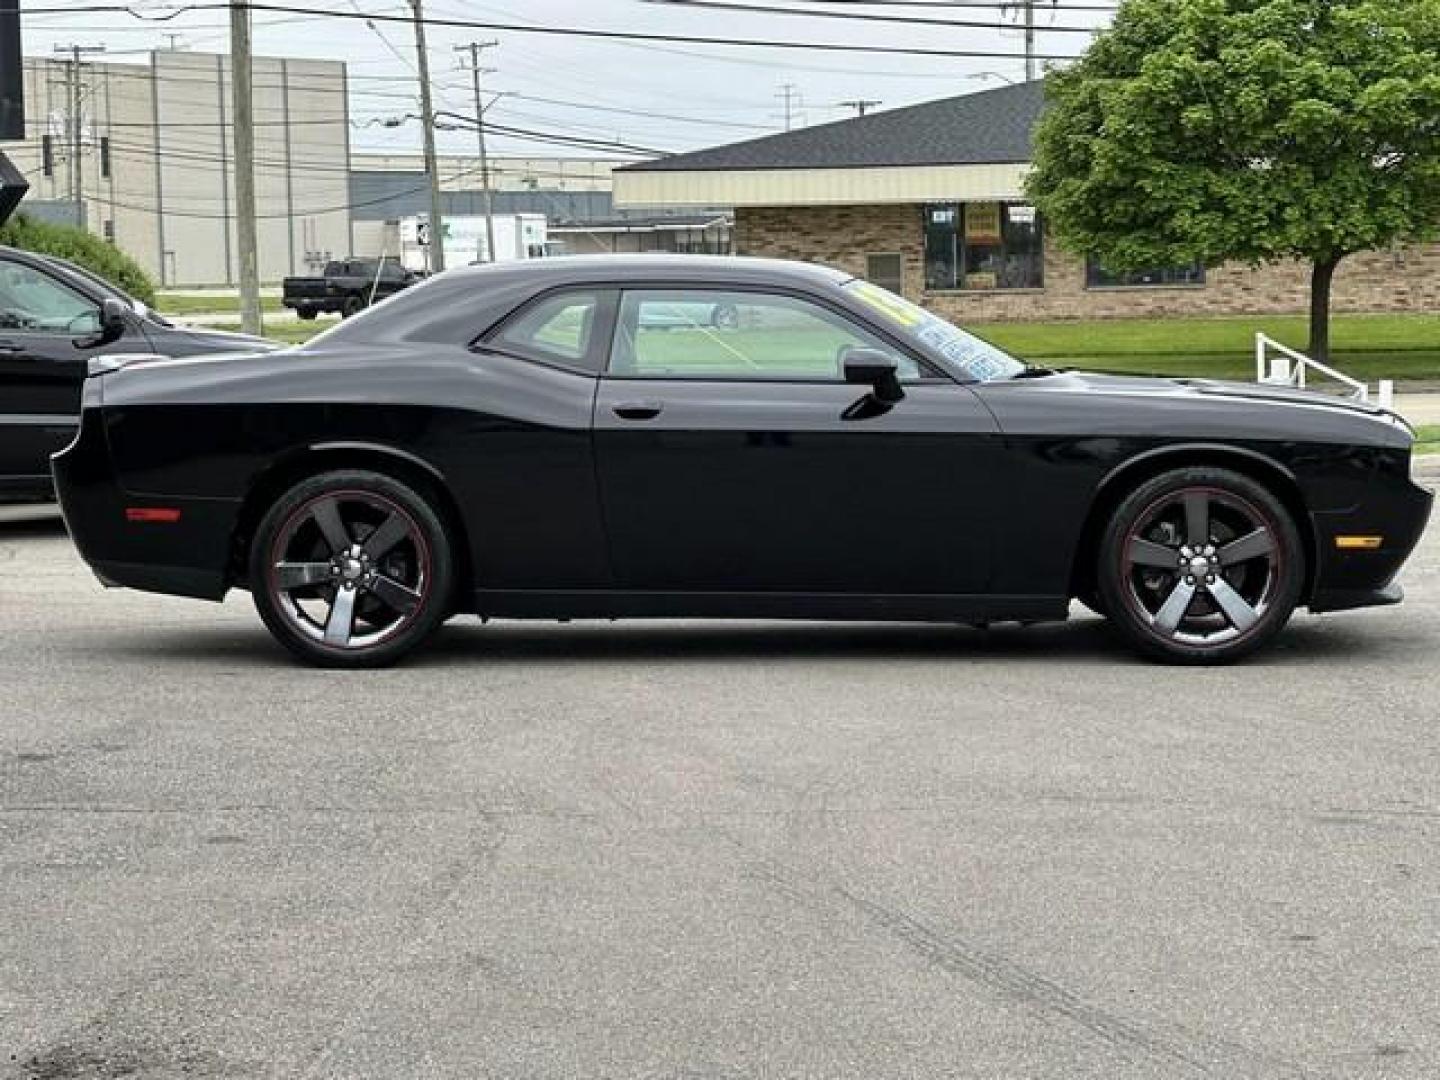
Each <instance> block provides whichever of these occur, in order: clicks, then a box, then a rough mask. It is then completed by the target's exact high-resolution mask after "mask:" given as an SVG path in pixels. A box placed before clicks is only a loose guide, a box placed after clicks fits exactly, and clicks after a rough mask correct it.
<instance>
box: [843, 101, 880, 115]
mask: <svg viewBox="0 0 1440 1080" xmlns="http://www.w3.org/2000/svg"><path fill="white" fill-rule="evenodd" d="M840 104H841V105H844V106H845V107H846V108H847V109H854V110H855V112H856V113H857V114H859V115H860V116H864V115H865V114H866V113H867V112H869V111H870V106H872V105H881V104H883V102H881V101H880V100H879V99H877V98H855V99H854V100H853V101H842V102H840Z"/></svg>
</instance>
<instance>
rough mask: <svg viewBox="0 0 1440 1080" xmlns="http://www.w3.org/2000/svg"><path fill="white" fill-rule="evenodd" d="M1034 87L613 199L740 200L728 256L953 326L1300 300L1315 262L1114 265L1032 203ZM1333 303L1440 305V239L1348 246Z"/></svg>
mask: <svg viewBox="0 0 1440 1080" xmlns="http://www.w3.org/2000/svg"><path fill="white" fill-rule="evenodd" d="M1042 107H1043V95H1042V92H1041V84H1040V83H1038V82H1033V83H1026V84H1021V85H1018V86H1007V87H1003V88H1000V89H996V90H987V91H983V92H981V93H977V94H968V95H965V96H962V97H954V98H945V99H943V100H940V101H932V102H926V103H924V104H921V105H914V106H911V107H909V108H904V109H895V110H892V111H889V112H881V113H871V114H869V115H867V116H862V117H855V118H853V119H850V120H842V121H839V122H836V123H832V124H822V125H818V126H816V127H809V128H801V129H799V130H796V131H789V132H785V133H783V134H779V135H771V136H767V137H765V138H761V139H751V140H748V141H746V142H740V143H733V144H730V145H727V146H719V147H715V148H712V149H708V150H700V151H696V152H694V153H689V154H678V155H674V156H671V157H665V158H659V159H657V160H655V161H648V162H643V163H641V164H637V165H629V166H626V167H624V168H621V169H618V170H616V172H615V174H614V183H615V201H616V205H617V206H624V207H631V208H640V207H653V208H659V207H664V208H668V209H677V208H683V207H690V206H733V207H734V208H735V250H736V252H737V253H739V254H742V255H768V256H774V257H779V258H789V259H803V260H809V261H814V262H822V263H828V264H830V265H834V266H839V267H843V268H845V269H847V270H850V271H852V272H853V273H855V274H858V275H861V276H864V277H867V278H869V279H870V280H872V281H875V282H877V283H879V284H882V285H885V286H886V287H887V288H891V289H894V290H896V291H897V292H902V293H903V294H904V295H905V296H907V297H909V298H910V299H912V300H916V301H918V302H920V303H922V304H924V305H925V306H927V307H929V308H931V309H933V310H935V311H937V312H939V313H940V314H942V315H945V316H946V317H948V318H951V319H954V320H956V321H961V322H963V321H970V322H985V321H1006V320H1012V321H1013V320H1021V321H1023V320H1047V319H1096V318H1126V317H1138V316H1158V315H1256V314H1276V313H1300V312H1303V311H1305V310H1306V309H1307V304H1308V297H1309V284H1310V270H1309V267H1308V266H1303V265H1300V264H1291V263H1286V264H1276V265H1270V266H1264V267H1261V268H1258V269H1251V268H1249V267H1245V266H1239V265H1224V266H1218V267H1202V266H1198V265H1197V266H1177V267H1155V268H1152V269H1149V270H1146V271H1142V272H1140V273H1131V274H1113V273H1110V272H1109V271H1107V269H1106V268H1105V267H1103V266H1101V265H1099V264H1098V263H1097V262H1096V261H1095V260H1093V259H1089V258H1087V257H1086V256H1085V255H1084V253H1078V252H1070V251H1066V250H1064V249H1062V248H1060V247H1059V245H1058V244H1057V243H1055V242H1054V240H1053V238H1052V237H1051V236H1050V235H1049V234H1048V233H1047V232H1046V230H1045V228H1044V222H1043V220H1041V218H1040V216H1039V215H1038V214H1037V213H1036V211H1035V208H1034V207H1033V206H1030V205H1029V204H1028V202H1027V201H1026V199H1025V195H1024V183H1025V177H1026V174H1027V173H1028V171H1029V167H1030V166H1029V162H1030V154H1031V132H1032V130H1033V128H1034V125H1035V122H1036V120H1037V119H1038V118H1039V115H1040V112H1041V109H1042ZM1334 306H1335V310H1337V311H1436V310H1440V246H1435V245H1427V246H1424V247H1416V248H1404V249H1396V250H1394V251H1386V252H1376V253H1371V254H1367V255H1360V256H1354V257H1352V258H1350V259H1347V260H1346V261H1345V262H1344V263H1342V264H1341V269H1340V272H1339V274H1338V275H1337V277H1336V281H1335V296H1334Z"/></svg>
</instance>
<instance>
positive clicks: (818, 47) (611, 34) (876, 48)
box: [30, 2, 1108, 60]
mask: <svg viewBox="0 0 1440 1080" xmlns="http://www.w3.org/2000/svg"><path fill="white" fill-rule="evenodd" d="M244 6H245V7H246V8H248V9H249V10H251V11H274V12H282V13H286V14H292V15H324V16H328V17H330V18H334V19H350V20H355V19H359V20H361V21H365V20H373V21H375V22H388V23H411V22H413V21H414V20H412V19H411V18H410V17H409V16H405V15H382V14H379V13H374V14H365V13H363V12H349V11H334V10H331V9H326V8H313V7H295V6H291V7H281V6H280V5H278V4H270V3H245V4H244ZM218 10H227V11H228V10H229V5H228V4H217V3H208V2H207V3H196V4H187V5H185V6H183V7H179V8H176V9H174V10H173V11H172V12H171V13H170V14H169V15H167V16H166V17H165V19H163V20H162V19H158V18H156V19H151V20H150V21H168V19H171V18H174V17H175V16H176V15H179V14H181V13H183V12H186V11H218ZM1107 10H1108V9H1107ZM78 13H108V14H128V15H131V16H133V17H135V18H142V19H143V18H147V16H145V15H144V14H141V13H137V12H136V11H135V10H134V9H133V8H131V7H127V6H124V5H119V4H97V5H90V6H86V7H82V8H78V9H77V8H41V9H39V10H38V11H32V12H30V14H78ZM422 25H424V26H438V27H449V28H455V29H462V30H488V31H492V32H494V31H502V32H505V33H512V34H547V35H561V36H564V37H572V38H593V39H597V40H618V41H648V42H674V43H679V44H685V45H724V46H733V47H739V48H765V49H797V50H803V51H808V52H842V53H865V54H869V53H887V54H891V55H897V56H943V57H955V58H976V57H983V58H985V59H997V58H998V59H1021V58H1023V54H1017V53H1013V52H996V51H994V50H981V49H928V48H919V47H915V46H905V45H857V44H848V43H842V42H809V41H779V40H774V39H761V38H731V37H718V36H715V37H712V36H700V35H688V36H687V35H682V34H654V33H647V32H644V31H638V30H600V29H594V28H590V27H577V26H526V25H524V24H518V23H500V22H478V21H474V20H470V19H451V18H445V17H443V16H440V17H436V16H433V15H432V16H427V17H426V18H424V19H423V20H422ZM1036 59H1040V60H1074V59H1076V57H1075V56H1074V55H1072V54H1064V53H1055V54H1044V55H1037V57H1036Z"/></svg>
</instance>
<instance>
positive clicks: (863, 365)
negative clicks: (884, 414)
mask: <svg viewBox="0 0 1440 1080" xmlns="http://www.w3.org/2000/svg"><path fill="white" fill-rule="evenodd" d="M843 367H844V371H845V381H846V382H847V383H853V384H855V385H857V386H868V387H870V388H871V392H872V393H873V394H874V395H875V399H876V400H877V401H883V402H885V403H886V404H887V405H889V404H894V403H895V402H897V401H899V400H900V399H901V398H903V397H904V396H905V390H904V389H903V388H902V387H901V385H900V367H899V365H898V364H897V363H896V362H895V358H894V357H893V356H890V355H889V354H887V353H883V352H881V351H880V350H879V349H851V350H850V351H849V352H847V353H846V354H845V359H844V361H843Z"/></svg>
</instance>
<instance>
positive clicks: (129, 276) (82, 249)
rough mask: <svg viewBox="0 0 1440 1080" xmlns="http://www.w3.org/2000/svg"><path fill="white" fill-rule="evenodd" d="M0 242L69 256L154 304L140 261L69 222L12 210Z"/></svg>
mask: <svg viewBox="0 0 1440 1080" xmlns="http://www.w3.org/2000/svg"><path fill="white" fill-rule="evenodd" d="M0 244H8V245H9V246H10V247H15V248H19V249H20V250H22V251H33V252H35V253H36V254H39V255H55V256H58V257H59V258H62V259H69V260H70V261H71V262H73V263H78V264H79V265H80V266H83V267H85V268H86V269H87V270H91V271H94V272H95V273H96V274H99V275H100V276H101V277H102V278H104V279H105V280H106V281H109V282H112V283H113V284H114V285H115V286H116V287H118V288H119V289H121V290H122V291H124V292H127V293H129V294H130V295H131V296H133V297H135V299H137V300H141V301H144V302H145V303H146V304H149V305H151V306H154V304H155V285H154V283H153V282H152V281H151V280H150V277H149V275H148V274H146V273H145V271H144V270H142V269H140V265H139V264H138V263H137V262H136V261H135V260H134V259H132V258H130V256H129V255H126V254H125V253H124V252H122V251H121V250H120V249H119V248H117V247H115V245H114V244H109V243H106V242H105V241H104V240H101V239H100V238H99V237H98V236H92V235H90V233H88V232H86V231H85V230H84V229H80V228H77V227H75V226H73V225H52V224H51V223H49V222H47V221H38V220H36V219H35V218H32V217H30V216H29V215H27V214H16V215H15V216H14V217H12V218H11V219H10V220H9V221H7V222H6V223H5V224H4V225H0Z"/></svg>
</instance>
